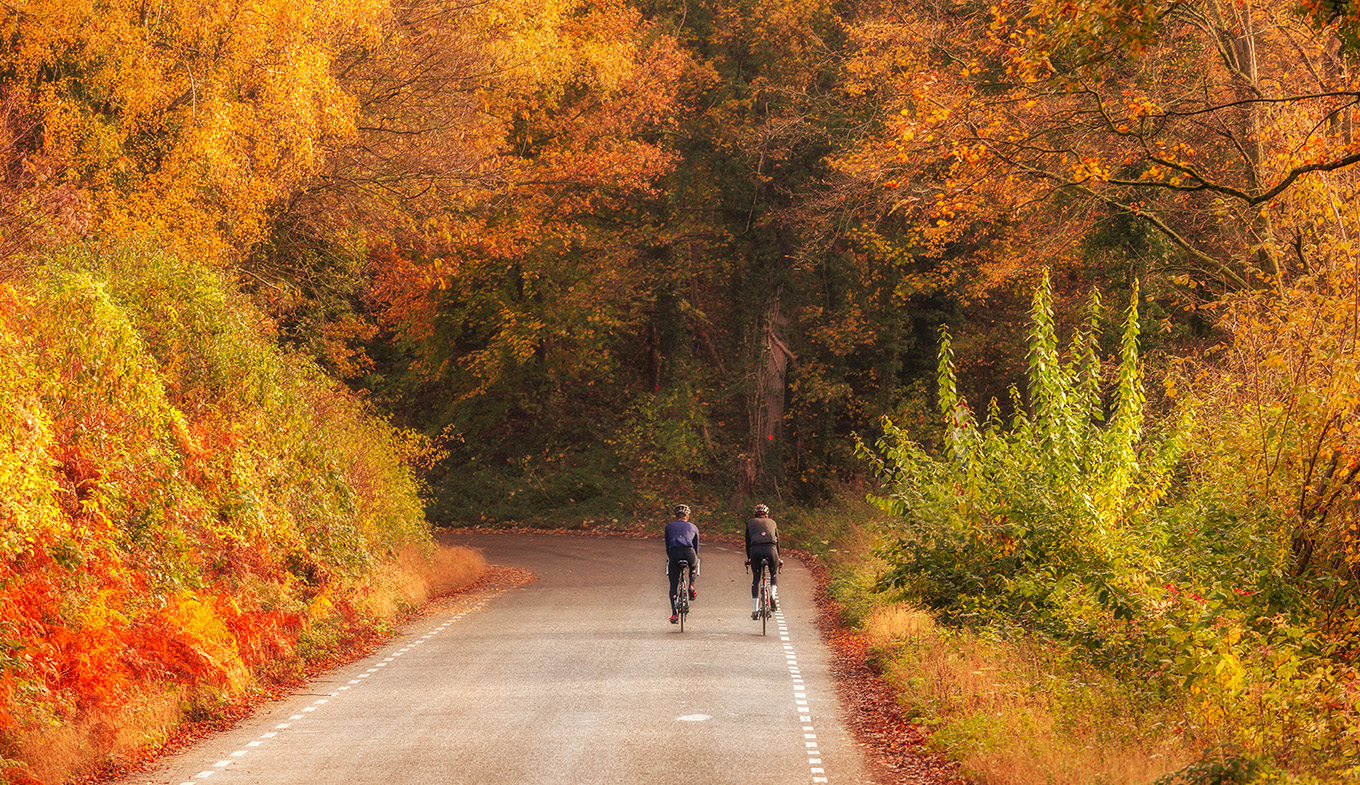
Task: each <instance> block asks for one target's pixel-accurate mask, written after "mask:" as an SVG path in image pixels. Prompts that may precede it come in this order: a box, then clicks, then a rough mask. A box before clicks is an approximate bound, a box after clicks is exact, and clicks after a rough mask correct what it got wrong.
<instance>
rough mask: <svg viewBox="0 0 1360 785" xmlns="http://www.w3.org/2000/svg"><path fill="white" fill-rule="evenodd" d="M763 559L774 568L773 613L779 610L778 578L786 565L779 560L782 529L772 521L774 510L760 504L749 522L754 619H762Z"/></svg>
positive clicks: (771, 608)
mask: <svg viewBox="0 0 1360 785" xmlns="http://www.w3.org/2000/svg"><path fill="white" fill-rule="evenodd" d="M762 559H769V564H770V610H772V611H773V610H778V609H779V605H778V603H777V602H776V601H775V598H776V597H777V596H778V594H779V587H778V586H777V585H776V584H777V580H778V579H777V578H776V577H775V576H776V575H778V574H779V567H780V565H782V564H783V563H784V562H782V561H780V559H779V526H778V525H777V524H775V522H774V519H773V518H771V517H770V508H769V507H766V506H765V505H763V504H757V505H756V507H755V510H754V512H753V513H752V515H751V519H750V520H748V521H747V522H746V563H747V564H748V565H750V566H751V618H752V619H755V618H757V617H758V616H759V615H760V598H759V597H757V596H756V595H757V592H758V591H759V590H760V571H761V568H762V562H761V560H762Z"/></svg>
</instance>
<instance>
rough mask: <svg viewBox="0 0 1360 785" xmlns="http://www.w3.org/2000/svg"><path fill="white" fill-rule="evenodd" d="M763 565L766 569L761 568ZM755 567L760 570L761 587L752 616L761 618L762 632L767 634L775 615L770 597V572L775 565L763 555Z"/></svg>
mask: <svg viewBox="0 0 1360 785" xmlns="http://www.w3.org/2000/svg"><path fill="white" fill-rule="evenodd" d="M761 565H764V566H765V569H763V570H761V569H760V568H761ZM755 569H757V570H760V587H759V588H758V589H757V590H756V592H757V593H756V603H757V604H756V611H755V613H753V614H751V618H753V619H755V618H759V619H760V634H761V635H765V634H766V628H767V627H768V626H769V622H770V616H772V615H774V602H773V601H772V598H771V597H770V572H771V571H772V570H773V569H774V567H773V566H772V565H771V563H770V560H769V558H768V557H761V559H760V561H759V562H757V563H756V566H755Z"/></svg>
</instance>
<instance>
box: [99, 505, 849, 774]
mask: <svg viewBox="0 0 1360 785" xmlns="http://www.w3.org/2000/svg"><path fill="white" fill-rule="evenodd" d="M442 539H444V540H445V541H448V542H453V543H458V544H464V545H471V546H473V547H477V548H480V549H482V550H483V551H484V552H485V553H486V556H487V559H488V561H490V562H492V563H495V564H505V565H510V566H515V567H523V568H526V569H529V570H532V571H533V572H535V573H536V574H537V575H539V576H540V580H538V581H536V582H534V583H531V584H529V585H527V586H524V587H522V588H519V589H516V590H512V591H510V592H507V593H503V594H500V595H499V596H490V597H480V598H478V597H473V598H466V599H465V600H464V601H463V602H462V607H455V608H453V609H452V610H449V611H447V612H445V613H442V614H434V615H431V616H427V617H425V618H423V619H421V620H419V621H417V622H415V623H413V624H411V625H410V626H409V627H407V628H405V629H403V631H402V634H401V635H399V636H398V637H396V638H394V639H393V640H392V641H390V642H389V643H388V644H387V645H385V646H384V647H383V648H382V649H381V650H380V651H378V652H377V653H375V654H374V655H373V656H371V657H369V658H367V659H365V660H363V661H361V662H357V663H354V664H352V665H349V666H346V667H344V668H342V669H340V670H338V671H335V672H333V673H331V674H328V675H326V676H324V677H321V678H318V679H316V680H315V681H314V682H312V683H311V684H309V685H308V686H307V687H306V688H304V689H303V690H301V691H300V692H298V693H296V694H294V695H293V696H291V697H289V698H287V699H284V700H280V701H276V702H273V703H270V704H267V705H265V706H263V707H261V708H260V709H259V710H258V711H257V712H256V713H255V715H254V716H253V717H252V718H251V719H250V720H248V721H246V722H244V723H242V725H241V726H240V727H238V728H236V729H234V730H232V731H228V732H225V733H222V734H219V735H217V736H215V737H213V738H210V739H207V740H205V741H203V742H201V743H200V744H198V745H197V746H196V747H195V748H193V749H191V750H188V751H186V752H183V753H180V754H177V755H175V756H172V757H169V758H167V759H165V760H164V761H163V762H161V763H160V764H159V765H158V766H157V767H156V768H155V769H154V770H152V771H150V772H147V773H144V774H141V775H137V776H134V777H130V778H128V779H127V780H126V781H125V782H126V783H161V784H164V785H179V784H180V783H195V785H198V784H199V783H211V785H238V784H241V783H252V784H260V785H265V784H273V783H279V784H280V785H282V784H283V783H289V784H291V785H299V784H303V783H332V782H334V783H353V784H354V785H369V784H370V783H371V784H373V785H400V784H402V783H430V782H439V783H478V784H479V785H480V784H487V785H499V784H501V783H504V785H512V784H513V785H523V784H525V783H535V784H536V783H554V784H560V783H602V784H603V783H666V784H669V783H675V784H676V785H680V784H681V783H685V784H686V785H691V784H692V783H732V784H733V785H738V784H740V785H760V784H767V785H787V784H788V783H820V782H828V783H862V782H870V781H871V780H870V778H869V775H868V772H867V769H866V767H865V766H864V765H863V763H862V761H861V758H860V756H859V753H858V751H857V749H856V748H855V747H854V745H853V743H852V742H851V741H850V740H849V738H848V733H847V732H846V731H845V729H844V727H843V725H842V724H841V723H840V721H839V719H838V717H837V706H836V702H835V697H834V691H833V688H832V685H831V683H830V681H829V677H828V675H827V653H826V651H825V649H824V648H823V647H822V645H821V643H820V641H819V639H818V637H817V633H816V629H815V627H814V620H815V615H816V611H815V608H814V607H813V604H812V579H811V577H810V576H809V575H808V573H807V572H806V571H805V570H804V569H803V568H802V567H801V565H799V564H797V563H796V562H795V561H794V560H788V563H787V564H786V566H785V573H784V574H783V575H782V576H781V580H780V592H781V594H780V597H781V600H783V601H784V602H783V603H781V612H780V614H779V615H778V617H777V619H776V620H774V621H777V623H772V625H771V628H770V634H769V635H768V636H764V637H762V636H761V634H760V625H759V623H758V622H753V621H752V620H751V617H750V579H749V578H748V577H747V576H746V574H745V572H744V569H743V566H742V561H743V557H742V554H741V553H740V548H739V547H737V548H732V547H725V546H721V545H716V546H715V545H705V546H704V547H703V548H702V549H701V556H702V557H703V574H702V575H701V576H700V578H699V580H698V582H697V587H698V590H699V598H698V600H697V601H696V602H695V603H694V606H693V610H692V611H691V614H690V618H689V622H688V623H687V624H686V627H685V632H684V633H680V632H679V630H678V628H677V627H675V626H673V625H671V624H669V623H667V620H666V617H667V616H669V608H668V605H667V600H666V596H665V594H666V585H665V575H664V551H663V550H662V548H661V544H660V539H659V537H658V538H652V539H648V540H631V539H615V538H594V537H574V536H554V535H522V534H480V533H459V532H452V533H448V534H446V535H444V536H443V537H442Z"/></svg>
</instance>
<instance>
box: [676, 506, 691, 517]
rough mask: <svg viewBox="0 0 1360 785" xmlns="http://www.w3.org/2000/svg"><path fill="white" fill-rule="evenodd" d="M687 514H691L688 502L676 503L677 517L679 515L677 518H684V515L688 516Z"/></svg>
mask: <svg viewBox="0 0 1360 785" xmlns="http://www.w3.org/2000/svg"><path fill="white" fill-rule="evenodd" d="M686 515H689V505H688V504H677V505H675V517H677V518H682V517H684V516H686Z"/></svg>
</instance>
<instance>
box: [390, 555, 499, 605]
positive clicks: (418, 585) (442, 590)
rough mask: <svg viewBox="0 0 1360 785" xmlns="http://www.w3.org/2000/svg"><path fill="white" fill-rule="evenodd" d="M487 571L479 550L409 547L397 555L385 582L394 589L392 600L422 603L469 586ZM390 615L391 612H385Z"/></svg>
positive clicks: (414, 603)
mask: <svg viewBox="0 0 1360 785" xmlns="http://www.w3.org/2000/svg"><path fill="white" fill-rule="evenodd" d="M485 574H486V559H485V558H483V556H482V554H481V552H480V551H475V550H473V549H471V548H464V547H462V546H457V545H436V546H434V547H433V548H428V549H416V548H407V549H405V550H403V551H402V552H401V553H400V555H399V556H398V557H397V562H396V564H395V565H393V566H392V568H391V571H390V573H389V575H388V576H387V579H386V580H385V581H384V583H386V584H389V585H390V586H391V587H392V588H393V590H394V591H395V595H396V596H395V597H392V598H390V599H389V601H390V602H400V603H402V604H407V605H421V604H423V603H425V602H426V601H428V600H429V599H430V598H432V597H438V596H439V595H441V594H448V593H449V592H452V591H457V590H459V589H461V588H463V587H464V586H468V585H470V584H471V583H473V582H474V581H476V580H477V579H478V578H481V577H482V576H483V575H485ZM383 615H390V614H383Z"/></svg>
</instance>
